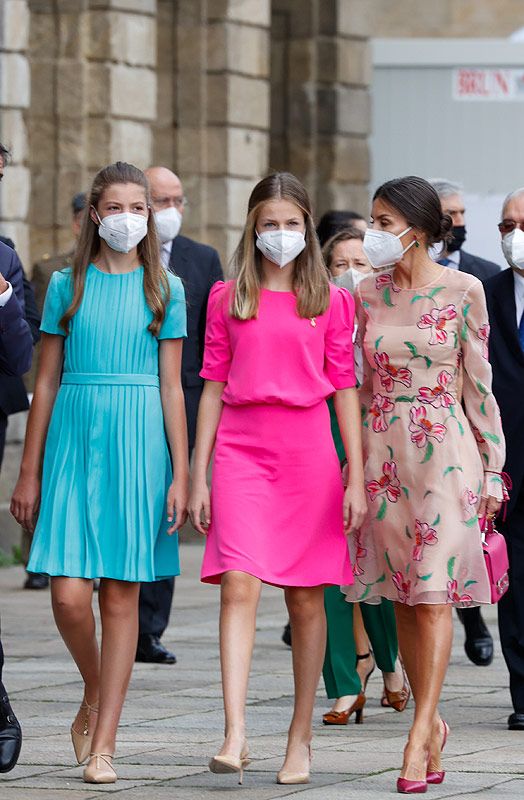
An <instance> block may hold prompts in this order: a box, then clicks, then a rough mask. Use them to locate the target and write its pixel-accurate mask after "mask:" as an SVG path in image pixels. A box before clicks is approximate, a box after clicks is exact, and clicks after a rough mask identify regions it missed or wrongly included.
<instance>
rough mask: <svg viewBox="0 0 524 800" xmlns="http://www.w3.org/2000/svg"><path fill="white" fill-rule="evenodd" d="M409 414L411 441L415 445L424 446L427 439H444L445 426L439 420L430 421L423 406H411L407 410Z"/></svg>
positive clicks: (440, 440)
mask: <svg viewBox="0 0 524 800" xmlns="http://www.w3.org/2000/svg"><path fill="white" fill-rule="evenodd" d="M409 415H410V417H411V422H410V423H409V431H410V433H411V441H412V442H413V443H414V444H416V445H417V447H425V446H426V444H427V442H428V439H436V440H437V442H443V441H444V436H445V435H446V431H447V428H446V426H445V425H442V423H440V422H430V420H429V419H428V418H427V411H426V409H425V408H424V406H418V407H417V406H413V407H412V408H411V409H410V411H409Z"/></svg>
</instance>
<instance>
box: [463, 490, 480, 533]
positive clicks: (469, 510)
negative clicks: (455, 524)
mask: <svg viewBox="0 0 524 800" xmlns="http://www.w3.org/2000/svg"><path fill="white" fill-rule="evenodd" d="M478 501H479V498H478V495H476V494H475V492H473V491H472V490H471V489H469V488H467V487H466V488H465V489H464V491H463V492H462V514H463V515H462V520H463V522H465V523H466V524H469V525H471V524H473V523H476V521H477V505H478Z"/></svg>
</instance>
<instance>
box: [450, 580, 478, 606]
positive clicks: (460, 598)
mask: <svg viewBox="0 0 524 800" xmlns="http://www.w3.org/2000/svg"><path fill="white" fill-rule="evenodd" d="M448 600H449V601H450V603H471V601H472V600H473V598H472V597H471V595H470V594H459V591H458V583H457V581H456V580H452V581H448Z"/></svg>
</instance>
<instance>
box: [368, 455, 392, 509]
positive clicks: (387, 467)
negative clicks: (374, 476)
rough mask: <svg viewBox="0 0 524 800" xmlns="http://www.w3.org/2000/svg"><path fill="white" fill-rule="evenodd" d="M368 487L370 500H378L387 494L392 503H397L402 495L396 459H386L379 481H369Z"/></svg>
mask: <svg viewBox="0 0 524 800" xmlns="http://www.w3.org/2000/svg"><path fill="white" fill-rule="evenodd" d="M366 489H367V492H368V494H369V499H370V500H376V498H377V497H380V495H383V494H385V495H386V497H387V499H388V500H389V501H390V502H391V503H396V502H397V500H398V498H399V497H400V481H399V479H398V477H397V465H396V464H395V462H394V461H384V464H383V465H382V477H381V478H379V480H378V481H369V482H368V483H367V484H366Z"/></svg>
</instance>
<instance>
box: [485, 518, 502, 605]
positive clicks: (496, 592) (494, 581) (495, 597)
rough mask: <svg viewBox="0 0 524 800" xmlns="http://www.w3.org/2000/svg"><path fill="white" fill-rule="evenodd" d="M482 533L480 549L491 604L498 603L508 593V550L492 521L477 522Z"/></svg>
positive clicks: (486, 519)
mask: <svg viewBox="0 0 524 800" xmlns="http://www.w3.org/2000/svg"><path fill="white" fill-rule="evenodd" d="M479 524H480V530H481V532H482V549H483V551H484V561H485V563H486V569H487V572H488V578H489V584H490V588H491V602H492V603H498V601H499V600H500V598H501V597H503V596H504V595H505V594H506V592H507V591H508V587H509V575H508V571H509V560H508V548H507V545H506V540H505V539H504V537H503V535H502V534H501V533H499V532H498V530H497V529H496V528H495V525H494V523H493V520H492V519H488V518H487V517H483V518H482V519H481V520H479Z"/></svg>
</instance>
